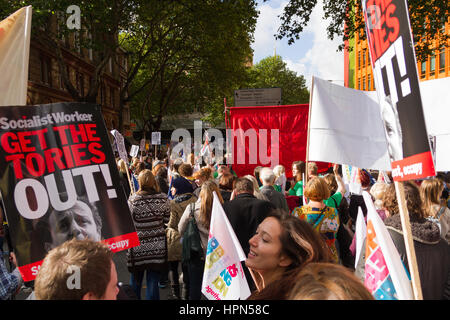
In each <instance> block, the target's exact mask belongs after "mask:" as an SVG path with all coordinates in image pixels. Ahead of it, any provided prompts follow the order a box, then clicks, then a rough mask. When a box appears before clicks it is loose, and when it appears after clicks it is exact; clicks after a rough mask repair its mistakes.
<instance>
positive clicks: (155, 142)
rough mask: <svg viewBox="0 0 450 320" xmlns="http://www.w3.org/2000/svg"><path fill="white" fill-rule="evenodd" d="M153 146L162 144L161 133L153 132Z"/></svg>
mask: <svg viewBox="0 0 450 320" xmlns="http://www.w3.org/2000/svg"><path fill="white" fill-rule="evenodd" d="M152 144H153V145H160V144H161V132H152Z"/></svg>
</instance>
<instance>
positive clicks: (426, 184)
mask: <svg viewBox="0 0 450 320" xmlns="http://www.w3.org/2000/svg"><path fill="white" fill-rule="evenodd" d="M443 190H444V183H443V182H442V180H441V179H438V178H432V179H427V180H423V181H422V184H421V185H420V197H421V198H422V203H423V210H424V213H425V216H426V217H434V215H435V214H436V212H435V211H434V210H433V204H440V196H441V194H442V191H443Z"/></svg>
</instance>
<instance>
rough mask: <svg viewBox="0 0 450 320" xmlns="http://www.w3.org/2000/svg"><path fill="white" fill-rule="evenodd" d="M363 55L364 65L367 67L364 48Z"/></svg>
mask: <svg viewBox="0 0 450 320" xmlns="http://www.w3.org/2000/svg"><path fill="white" fill-rule="evenodd" d="M362 55H363V56H362V57H363V63H362V64H363V66H364V67H365V66H366V49H363V52H362Z"/></svg>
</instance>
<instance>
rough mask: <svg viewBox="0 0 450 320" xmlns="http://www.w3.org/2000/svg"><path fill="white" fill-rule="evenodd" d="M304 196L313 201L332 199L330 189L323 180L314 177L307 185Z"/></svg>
mask: <svg viewBox="0 0 450 320" xmlns="http://www.w3.org/2000/svg"><path fill="white" fill-rule="evenodd" d="M304 194H305V197H307V198H308V199H310V200H312V201H323V200H325V199H328V198H329V197H330V189H329V188H328V185H327V183H326V182H325V180H324V179H323V178H321V177H313V178H311V179H310V180H309V181H308V183H307V184H306V187H305V190H304Z"/></svg>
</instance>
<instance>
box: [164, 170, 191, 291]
mask: <svg viewBox="0 0 450 320" xmlns="http://www.w3.org/2000/svg"><path fill="white" fill-rule="evenodd" d="M193 192H194V189H193V188H192V184H191V182H190V181H188V180H186V179H185V178H183V177H181V176H180V177H178V178H176V179H174V180H173V181H172V194H173V196H174V199H173V200H171V201H170V220H169V223H168V224H167V229H166V237H167V247H168V258H167V260H168V261H169V281H170V286H171V295H170V297H169V298H170V299H176V300H179V299H180V298H183V299H184V300H187V299H188V298H189V274H188V272H187V269H186V268H187V266H185V265H184V264H181V252H182V251H181V250H182V246H181V237H180V233H179V232H178V224H179V223H180V219H181V216H182V215H183V212H184V210H186V207H188V206H189V204H190V203H195V202H196V201H197V198H198V197H197V196H195V195H194V194H193ZM180 264H181V267H182V272H183V288H182V290H180V282H179V274H178V268H179V266H180ZM180 293H181V295H180Z"/></svg>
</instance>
